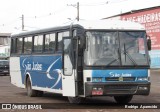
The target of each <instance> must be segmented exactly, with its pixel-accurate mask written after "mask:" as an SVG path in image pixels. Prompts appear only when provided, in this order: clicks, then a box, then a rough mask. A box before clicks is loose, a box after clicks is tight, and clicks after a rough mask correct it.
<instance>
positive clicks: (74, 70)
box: [10, 20, 151, 103]
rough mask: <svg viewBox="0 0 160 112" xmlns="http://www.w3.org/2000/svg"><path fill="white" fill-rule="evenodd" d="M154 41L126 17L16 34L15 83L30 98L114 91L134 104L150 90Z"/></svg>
mask: <svg viewBox="0 0 160 112" xmlns="http://www.w3.org/2000/svg"><path fill="white" fill-rule="evenodd" d="M150 45H151V41H150V39H148V37H147V34H146V31H145V29H144V27H143V26H142V25H140V24H138V23H133V22H128V21H120V20H98V21H79V22H73V23H71V24H69V25H64V26H59V27H52V28H45V29H40V30H34V31H26V32H21V33H17V34H12V36H11V56H10V76H11V83H12V84H13V85H16V86H17V87H20V88H25V89H26V90H27V95H28V96H30V97H36V96H42V95H43V94H44V92H51V93H56V94H57V93H58V94H61V95H62V96H66V97H68V100H69V102H70V103H82V102H84V101H85V100H84V99H85V98H88V97H97V96H99V97H100V96H111V97H113V98H114V99H115V101H116V102H117V103H128V102H130V101H131V99H132V97H133V95H149V92H150V84H151V82H150V58H149V54H148V51H149V50H150V49H151V47H150Z"/></svg>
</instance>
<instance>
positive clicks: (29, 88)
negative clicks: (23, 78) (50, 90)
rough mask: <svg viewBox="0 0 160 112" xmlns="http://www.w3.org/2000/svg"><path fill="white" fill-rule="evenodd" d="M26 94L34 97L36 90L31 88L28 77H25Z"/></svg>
mask: <svg viewBox="0 0 160 112" xmlns="http://www.w3.org/2000/svg"><path fill="white" fill-rule="evenodd" d="M26 88H27V96H29V97H35V96H37V91H36V90H33V89H32V85H31V81H30V79H29V77H28V78H27V85H26Z"/></svg>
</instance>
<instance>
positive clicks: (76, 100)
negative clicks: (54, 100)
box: [68, 97, 84, 104]
mask: <svg viewBox="0 0 160 112" xmlns="http://www.w3.org/2000/svg"><path fill="white" fill-rule="evenodd" d="M68 100H69V102H70V103H75V104H80V103H83V102H84V98H82V97H68Z"/></svg>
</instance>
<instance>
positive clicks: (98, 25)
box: [12, 20, 145, 37]
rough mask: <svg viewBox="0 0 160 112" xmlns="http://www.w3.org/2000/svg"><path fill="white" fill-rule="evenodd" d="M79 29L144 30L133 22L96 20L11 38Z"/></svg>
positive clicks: (29, 32) (19, 34)
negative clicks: (73, 28) (72, 28)
mask: <svg viewBox="0 0 160 112" xmlns="http://www.w3.org/2000/svg"><path fill="white" fill-rule="evenodd" d="M71 26H72V27H81V28H84V29H88V30H93V29H96V30H105V29H106V30H145V28H144V27H143V26H142V25H141V24H139V23H135V22H131V21H122V20H96V21H85V20H83V21H76V22H72V23H68V24H65V25H63V26H62V25H61V26H59V27H51V28H44V29H39V30H34V31H23V32H20V33H17V34H12V37H15V36H25V35H32V34H40V33H47V32H53V31H59V30H66V29H69V28H70V27H71Z"/></svg>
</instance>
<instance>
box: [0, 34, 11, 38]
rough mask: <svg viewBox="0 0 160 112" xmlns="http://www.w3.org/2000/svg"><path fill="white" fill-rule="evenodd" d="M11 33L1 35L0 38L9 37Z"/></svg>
mask: <svg viewBox="0 0 160 112" xmlns="http://www.w3.org/2000/svg"><path fill="white" fill-rule="evenodd" d="M9 36H11V33H0V37H9Z"/></svg>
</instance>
